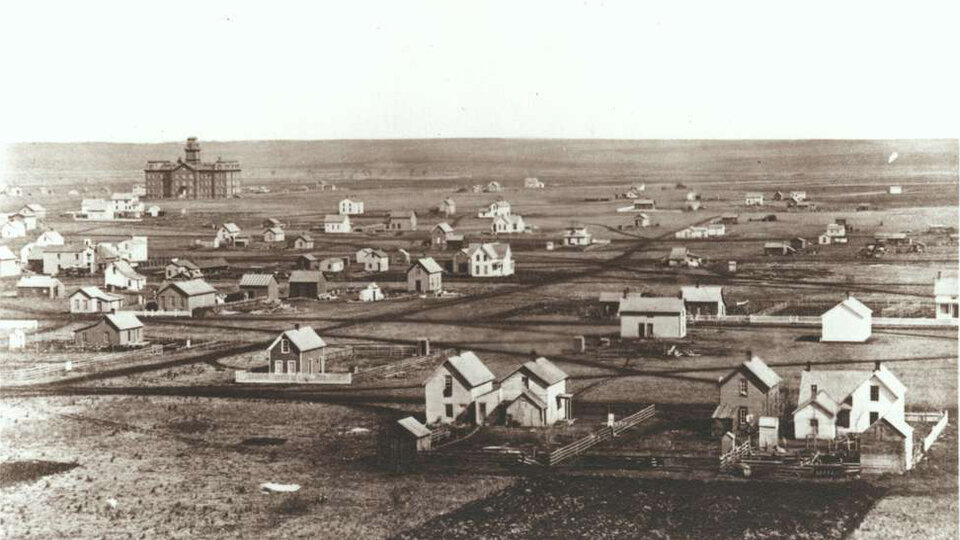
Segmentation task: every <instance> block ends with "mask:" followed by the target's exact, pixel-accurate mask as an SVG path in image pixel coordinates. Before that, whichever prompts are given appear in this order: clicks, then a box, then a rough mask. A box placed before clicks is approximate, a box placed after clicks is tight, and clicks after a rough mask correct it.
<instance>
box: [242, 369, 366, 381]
mask: <svg viewBox="0 0 960 540" xmlns="http://www.w3.org/2000/svg"><path fill="white" fill-rule="evenodd" d="M234 381H235V382H238V383H253V384H350V383H351V381H352V376H351V374H350V373H258V372H252V371H243V370H239V371H236V372H234Z"/></svg>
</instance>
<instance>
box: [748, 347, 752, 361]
mask: <svg viewBox="0 0 960 540" xmlns="http://www.w3.org/2000/svg"><path fill="white" fill-rule="evenodd" d="M751 360H753V351H751V350H748V351H747V362H749V361H751Z"/></svg>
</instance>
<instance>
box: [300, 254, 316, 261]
mask: <svg viewBox="0 0 960 540" xmlns="http://www.w3.org/2000/svg"><path fill="white" fill-rule="evenodd" d="M300 258H301V259H306V260H308V261H315V260H317V256H316V255H314V254H313V253H307V254H304V255H301V256H300Z"/></svg>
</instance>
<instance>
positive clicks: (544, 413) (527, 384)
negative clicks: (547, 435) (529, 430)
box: [500, 357, 573, 427]
mask: <svg viewBox="0 0 960 540" xmlns="http://www.w3.org/2000/svg"><path fill="white" fill-rule="evenodd" d="M566 381H567V374H566V373H564V372H563V370H561V369H560V368H558V367H557V366H556V365H554V363H553V362H551V361H549V360H547V359H546V358H544V357H540V358H537V359H536V360H533V361H531V362H525V363H524V364H523V365H522V366H520V367H519V368H517V369H516V370H514V371H513V373H511V374H509V375H507V376H506V377H504V378H503V380H502V381H501V382H500V397H501V403H502V405H501V406H502V408H503V421H504V423H505V424H507V425H521V426H530V427H541V426H552V425H553V424H555V423H557V422H558V421H561V420H570V419H572V418H573V406H572V404H573V395H572V394H568V393H567V383H566Z"/></svg>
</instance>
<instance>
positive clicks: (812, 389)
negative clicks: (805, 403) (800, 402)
mask: <svg viewBox="0 0 960 540" xmlns="http://www.w3.org/2000/svg"><path fill="white" fill-rule="evenodd" d="M817 390H818V388H817V385H815V384H811V385H810V394H811V395H812V396H813V397H817Z"/></svg>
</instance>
